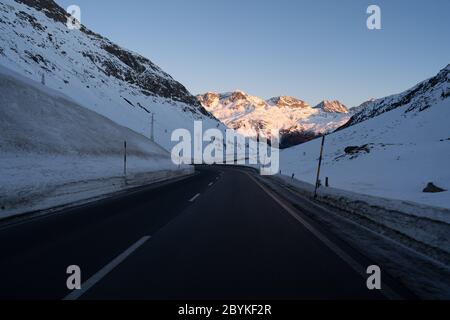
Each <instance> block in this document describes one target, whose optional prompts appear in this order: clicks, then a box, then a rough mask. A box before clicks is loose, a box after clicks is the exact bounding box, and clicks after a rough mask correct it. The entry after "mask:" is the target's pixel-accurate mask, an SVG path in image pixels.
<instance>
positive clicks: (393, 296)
mask: <svg viewBox="0 0 450 320" xmlns="http://www.w3.org/2000/svg"><path fill="white" fill-rule="evenodd" d="M246 174H247V175H248V176H249V177H250V178H251V179H252V180H253V181H254V182H255V183H256V184H257V185H258V186H259V187H260V188H261V189H262V190H263V191H264V192H265V193H267V194H268V195H269V196H270V197H271V198H272V199H273V200H275V202H277V203H278V204H279V205H280V206H281V207H282V208H283V209H284V210H286V212H288V213H289V214H290V215H291V216H292V217H293V218H294V219H295V220H297V221H298V222H299V223H301V224H302V225H303V226H304V227H305V228H306V229H307V230H308V231H309V232H311V233H312V234H313V235H314V236H315V237H316V238H317V239H319V240H320V241H321V242H322V243H323V244H324V245H325V246H326V247H328V248H329V249H330V250H331V251H333V252H334V253H335V254H336V255H337V256H338V257H340V258H341V259H342V260H343V261H345V262H346V263H347V264H348V265H349V266H350V267H351V268H352V269H353V270H355V271H356V272H357V273H358V274H359V275H360V276H361V277H362V278H363V279H366V277H367V274H366V272H365V269H364V267H363V266H362V265H361V264H360V263H359V262H357V261H356V260H355V259H353V258H352V257H351V256H350V255H349V254H347V253H346V252H345V251H344V250H342V249H341V248H339V246H337V245H336V244H334V243H333V242H331V241H330V240H329V239H328V238H327V237H326V236H325V235H324V234H323V233H321V232H320V231H319V230H317V229H316V228H315V227H313V226H312V225H311V224H310V223H309V222H308V221H306V220H305V219H304V218H302V217H301V216H299V215H298V214H297V213H296V212H295V211H294V210H293V209H292V208H290V207H289V206H288V205H286V204H285V203H284V201H282V200H281V199H280V198H279V197H278V196H277V195H275V194H274V193H273V192H272V191H270V190H269V189H268V188H267V187H266V186H264V185H263V184H262V183H261V182H260V181H258V180H257V179H256V178H254V177H253V176H252V175H250V174H249V173H248V172H246ZM382 286H383V288H382V290H381V293H382V294H383V295H384V296H385V297H387V298H388V299H390V300H403V298H402V296H401V295H399V294H397V293H396V292H395V291H394V290H393V289H391V288H390V286H388V285H386V284H385V283H383V284H382Z"/></svg>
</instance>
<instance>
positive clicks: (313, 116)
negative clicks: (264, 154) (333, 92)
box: [197, 90, 350, 148]
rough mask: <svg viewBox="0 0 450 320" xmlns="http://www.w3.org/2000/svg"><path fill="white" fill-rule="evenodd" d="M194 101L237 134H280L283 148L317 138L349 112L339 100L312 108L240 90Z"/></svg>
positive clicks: (211, 95)
mask: <svg viewBox="0 0 450 320" xmlns="http://www.w3.org/2000/svg"><path fill="white" fill-rule="evenodd" d="M197 99H198V100H199V101H200V103H201V104H202V105H203V106H204V107H205V109H206V110H207V111H209V112H211V113H212V114H213V115H214V116H215V117H216V118H217V119H219V120H221V121H222V122H223V123H224V124H226V125H227V126H228V127H230V128H232V129H235V130H237V131H238V132H239V133H241V134H243V135H245V136H249V137H255V136H257V134H258V133H259V134H264V135H265V136H267V137H271V136H272V134H273V133H275V132H276V131H278V132H280V135H281V142H280V145H281V147H282V148H286V147H290V146H293V145H297V144H300V143H303V142H305V141H308V140H311V139H314V138H316V137H317V136H319V135H322V134H324V133H328V132H331V131H333V130H334V129H336V128H338V127H340V126H342V125H343V124H344V123H346V122H347V121H348V120H349V118H350V114H349V110H348V109H347V108H346V107H345V106H344V105H343V104H341V103H340V102H339V101H332V102H329V101H323V102H322V103H321V104H319V105H318V106H316V107H314V108H313V107H311V106H310V105H309V104H308V103H306V102H305V101H302V100H299V99H297V98H294V97H287V96H281V97H274V98H271V99H269V100H267V101H266V100H263V99H261V98H259V97H255V96H251V95H249V94H247V93H245V92H242V91H239V90H237V91H234V92H230V93H224V94H219V93H214V92H208V93H205V94H203V95H199V96H197Z"/></svg>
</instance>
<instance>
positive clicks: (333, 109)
mask: <svg viewBox="0 0 450 320" xmlns="http://www.w3.org/2000/svg"><path fill="white" fill-rule="evenodd" d="M314 108H316V109H320V110H322V111H325V112H329V113H349V110H348V109H347V107H346V106H344V105H343V104H342V103H341V102H340V101H337V100H334V101H328V100H324V101H322V102H321V103H319V104H318V105H317V106H315V107H314Z"/></svg>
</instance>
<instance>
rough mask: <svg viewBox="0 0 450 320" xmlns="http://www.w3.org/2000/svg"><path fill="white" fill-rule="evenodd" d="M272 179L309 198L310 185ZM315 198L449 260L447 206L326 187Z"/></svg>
mask: <svg viewBox="0 0 450 320" xmlns="http://www.w3.org/2000/svg"><path fill="white" fill-rule="evenodd" d="M272 179H275V181H278V182H279V183H280V184H281V185H282V186H284V188H287V189H290V190H293V191H294V192H298V193H300V194H301V195H303V196H305V197H306V198H310V199H312V196H313V192H314V186H313V185H312V184H309V183H306V182H301V181H298V180H296V179H292V178H288V177H286V176H280V175H278V176H275V177H272ZM317 201H318V202H319V203H320V202H321V203H324V204H326V205H329V206H331V207H334V208H337V209H338V210H337V211H334V214H336V213H339V212H347V213H349V214H350V216H349V217H347V218H349V219H351V220H352V221H354V222H356V223H360V224H362V225H365V224H367V223H369V225H370V229H371V230H372V231H375V232H377V233H380V234H388V235H389V237H393V238H394V240H396V241H399V242H401V243H403V244H404V245H406V246H408V247H410V248H412V249H414V250H417V251H419V252H421V253H422V254H424V255H426V256H428V257H431V258H433V259H435V260H436V261H441V262H443V263H447V262H448V261H450V238H449V237H448V234H449V233H450V210H449V209H442V208H436V207H430V206H426V205H420V204H417V203H412V202H406V201H401V200H390V199H384V198H380V197H374V196H368V195H362V194H358V193H354V192H349V191H343V190H339V189H334V188H326V187H321V188H319V192H318V198H317ZM327 212H328V211H327ZM387 230H389V231H388V232H387ZM392 231H393V232H392ZM424 245H425V246H424Z"/></svg>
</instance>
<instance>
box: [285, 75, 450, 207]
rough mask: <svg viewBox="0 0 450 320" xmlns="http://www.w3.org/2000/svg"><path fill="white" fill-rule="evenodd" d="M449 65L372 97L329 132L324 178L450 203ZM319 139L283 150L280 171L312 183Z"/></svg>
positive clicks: (423, 200)
mask: <svg viewBox="0 0 450 320" xmlns="http://www.w3.org/2000/svg"><path fill="white" fill-rule="evenodd" d="M449 72H450V66H447V67H446V68H445V69H443V70H442V71H441V72H440V73H439V74H438V75H437V76H436V77H434V78H432V79H430V80H427V81H425V82H423V83H421V84H419V85H417V86H416V87H414V88H413V89H411V90H408V91H406V92H404V93H401V94H398V95H394V96H390V97H387V98H384V99H379V100H376V101H373V102H370V103H368V104H367V105H366V107H365V108H364V109H362V110H360V111H359V112H358V113H357V114H356V115H355V116H354V117H353V118H352V123H353V125H352V126H350V127H347V128H343V129H342V130H340V131H337V132H335V133H332V134H330V135H328V136H327V138H326V143H325V154H324V162H323V168H322V181H323V180H324V178H325V177H329V179H330V184H331V186H333V187H336V188H341V189H345V190H350V191H354V192H358V193H365V194H370V195H376V196H383V197H387V198H394V199H401V200H409V201H414V202H421V203H426V204H430V205H435V206H441V207H446V208H450V194H449V192H442V193H434V194H431V193H423V192H422V190H423V189H424V188H425V187H426V185H427V183H428V182H433V183H434V184H435V185H437V186H439V187H441V188H443V189H446V190H450V167H449V161H450V130H449V123H450V99H449V88H450V75H449ZM349 147H358V148H349ZM319 151H320V139H317V140H314V141H310V142H308V143H306V144H303V145H301V146H297V147H295V148H291V149H288V150H284V151H282V153H281V167H282V173H283V174H286V175H289V176H290V175H291V174H292V173H295V176H296V178H297V179H299V180H304V181H308V182H311V183H313V182H314V179H315V174H316V170H317V160H318V156H319Z"/></svg>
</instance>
